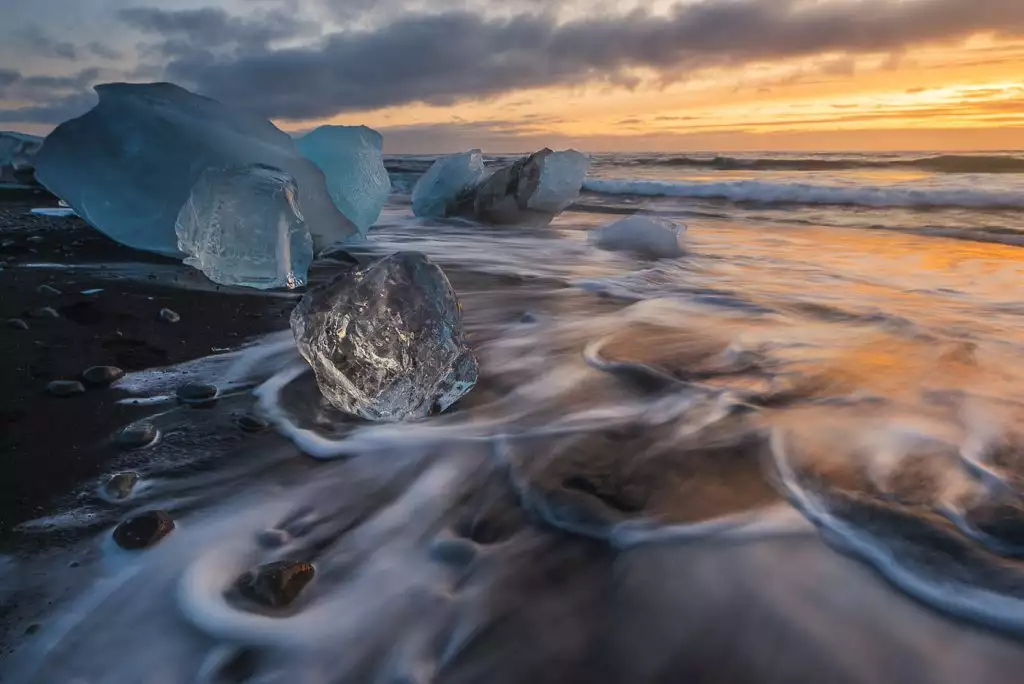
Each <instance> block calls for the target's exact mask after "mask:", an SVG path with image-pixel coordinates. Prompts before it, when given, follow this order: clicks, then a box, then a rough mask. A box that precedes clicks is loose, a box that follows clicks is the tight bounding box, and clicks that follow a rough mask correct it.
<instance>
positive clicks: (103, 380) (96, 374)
mask: <svg viewBox="0 0 1024 684" xmlns="http://www.w3.org/2000/svg"><path fill="white" fill-rule="evenodd" d="M123 377H124V371H123V370H121V369H120V368H118V367H117V366H92V367H90V368H86V369H85V370H84V371H83V372H82V380H85V382H86V383H88V384H90V385H97V386H103V385H109V384H111V383H114V382H117V381H118V380H120V379H121V378H123Z"/></svg>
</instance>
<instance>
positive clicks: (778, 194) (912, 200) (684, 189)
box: [583, 179, 1024, 209]
mask: <svg viewBox="0 0 1024 684" xmlns="http://www.w3.org/2000/svg"><path fill="white" fill-rule="evenodd" d="M583 189H584V190H586V191H587V192H592V193H597V194H602V195H636V196H641V197H686V198H695V199H721V200H728V201H731V202H756V203H761V204H833V205H853V206H864V207H969V208H989V209H1024V195H1022V194H1021V193H1019V192H1009V191H990V190H980V189H974V188H962V187H961V188H950V187H947V188H927V189H925V188H910V187H899V186H888V187H882V186H871V185H863V186H849V187H841V186H835V185H813V184H810V183H773V182H766V181H730V182H724V183H685V182H669V181H652V180H601V179H588V180H587V181H586V182H585V183H584V184H583Z"/></svg>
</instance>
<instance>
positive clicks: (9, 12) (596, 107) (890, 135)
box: [0, 0, 1024, 153]
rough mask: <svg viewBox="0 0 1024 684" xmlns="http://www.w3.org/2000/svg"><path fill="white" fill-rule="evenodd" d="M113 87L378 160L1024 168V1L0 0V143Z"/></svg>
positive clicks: (73, 112) (79, 109)
mask: <svg viewBox="0 0 1024 684" xmlns="http://www.w3.org/2000/svg"><path fill="white" fill-rule="evenodd" d="M113 81H130V82H152V81H170V82H173V83H177V84H178V85H181V86H183V87H185V88H188V89H190V90H192V91H194V92H198V93H201V94H203V95H207V96H209V97H213V98H215V99H218V100H220V101H222V102H224V103H225V104H229V105H230V106H233V107H238V108H242V109H245V110H248V111H250V112H253V113H256V114H259V115H262V116H265V117H267V118H270V119H271V120H273V121H274V122H275V123H276V124H277V125H278V126H279V127H280V128H282V129H284V130H286V131H289V132H301V131H304V130H308V129H310V128H313V127H315V126H317V125H320V124H325V123H332V124H346V125H349V124H365V125H368V126H372V127H373V128H376V129H377V130H379V131H381V132H382V133H384V137H385V149H386V151H387V152H392V153H434V152H452V151H459V150H465V149H470V148H482V149H484V150H487V151H492V152H519V151H527V150H533V149H538V148H540V147H543V146H550V147H559V148H560V147H568V146H574V147H577V148H579V149H585V150H588V151H593V152H597V151H664V152H670V151H677V150H678V151H685V150H703V151H737V150H793V151H845V150H863V151H876V150H1009V149H1024V0H646V1H643V0H221V1H219V2H218V1H217V0H32V1H31V2H2V1H0V129H7V130H19V131H23V132H27V133H35V134H38V135H44V134H45V133H47V132H48V131H49V130H51V129H52V128H53V127H54V126H55V125H56V124H58V123H60V122H61V121H64V120H66V119H68V118H71V117H74V116H77V115H79V114H81V113H83V112H85V111H86V110H88V109H89V108H90V107H91V106H92V105H93V104H94V103H95V101H96V96H95V94H94V92H93V90H92V87H93V86H94V85H96V84H99V83H106V82H113Z"/></svg>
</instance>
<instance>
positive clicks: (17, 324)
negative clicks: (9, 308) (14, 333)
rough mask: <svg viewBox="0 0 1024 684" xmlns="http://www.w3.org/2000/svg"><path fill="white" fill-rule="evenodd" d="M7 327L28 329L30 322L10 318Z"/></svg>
mask: <svg viewBox="0 0 1024 684" xmlns="http://www.w3.org/2000/svg"><path fill="white" fill-rule="evenodd" d="M7 327H9V328H14V329H15V330H28V323H26V322H25V321H23V320H21V319H20V318H8V319H7Z"/></svg>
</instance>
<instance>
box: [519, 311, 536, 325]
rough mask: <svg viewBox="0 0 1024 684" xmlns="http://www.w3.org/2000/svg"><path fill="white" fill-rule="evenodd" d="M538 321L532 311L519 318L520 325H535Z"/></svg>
mask: <svg viewBox="0 0 1024 684" xmlns="http://www.w3.org/2000/svg"><path fill="white" fill-rule="evenodd" d="M538 320H539V319H538V318H537V314H535V313H533V312H532V311H527V312H526V313H524V314H523V315H522V316H520V317H519V322H520V323H536V322H537V321H538Z"/></svg>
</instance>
